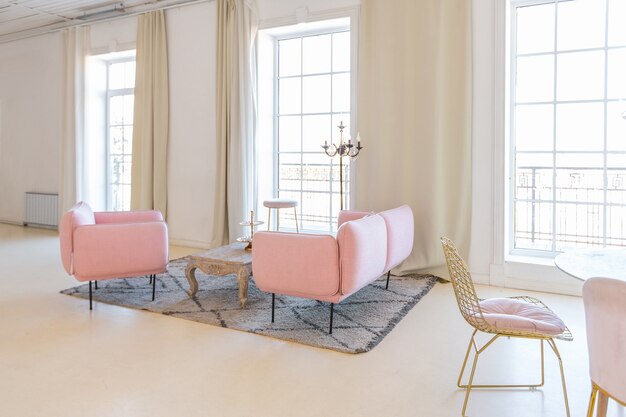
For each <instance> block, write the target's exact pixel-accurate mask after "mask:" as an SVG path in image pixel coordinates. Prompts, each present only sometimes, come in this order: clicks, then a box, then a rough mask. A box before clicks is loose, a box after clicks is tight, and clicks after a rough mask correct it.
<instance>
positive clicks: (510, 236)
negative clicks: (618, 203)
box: [496, 0, 625, 259]
mask: <svg viewBox="0 0 626 417" xmlns="http://www.w3.org/2000/svg"><path fill="white" fill-rule="evenodd" d="M541 4H555V28H554V30H555V35H554V42H555V48H554V51H551V52H547V53H543V52H542V53H529V54H524V55H523V56H541V55H548V54H552V55H554V57H555V60H554V68H553V71H554V76H553V79H554V86H553V88H554V95H553V100H551V101H546V102H542V103H531V104H529V105H533V104H552V105H554V106H555V107H554V112H553V115H552V117H553V129H554V130H555V131H556V118H557V111H556V105H558V104H563V103H566V104H568V103H574V104H575V103H589V102H596V103H602V104H603V106H604V149H603V150H601V151H570V152H568V151H557V148H556V143H553V148H552V150H551V151H545V152H544V151H542V152H541V153H551V154H552V158H553V160H552V171H553V180H552V181H553V183H552V199H551V200H550V201H549V202H550V203H551V204H552V223H553V225H552V239H551V240H552V248H551V250H549V251H548V250H545V251H544V250H534V249H526V248H519V249H518V248H515V201H516V198H515V187H516V155H517V151H516V150H515V106H516V104H518V103H516V96H515V78H514V76H515V74H516V63H517V51H516V46H517V42H516V35H517V28H516V10H515V9H516V8H518V7H525V6H533V5H541ZM558 5H559V2H558V1H554V0H510V2H509V25H510V29H509V34H510V39H508V40H507V43H508V48H509V68H510V70H508V71H507V73H508V74H510V75H508V77H509V78H510V82H509V83H508V84H509V85H508V88H509V90H508V97H507V99H506V102H508V105H507V110H506V113H507V114H506V116H505V117H506V118H507V120H508V126H506V130H507V136H508V141H507V142H508V146H509V147H508V149H506V153H507V157H505V158H508V164H507V165H508V170H507V171H506V172H508V175H509V178H508V184H507V187H506V188H507V189H506V191H505V193H506V194H505V195H506V197H505V198H506V200H507V204H506V206H508V208H507V209H506V210H507V211H508V222H507V229H508V230H507V231H506V235H507V236H506V237H505V240H506V243H507V245H508V251H507V253H508V255H511V256H513V257H515V256H522V257H534V258H544V259H545V258H547V259H551V258H554V257H555V256H556V255H558V254H559V253H560V252H559V251H557V250H556V247H555V245H556V236H557V225H556V219H557V202H558V203H560V204H563V203H572V204H580V205H589V204H595V205H599V206H601V209H602V213H603V215H602V219H603V220H602V225H601V228H602V233H601V236H600V239H602V242H603V246H605V245H606V241H607V211H608V210H607V208H608V207H609V206H613V205H615V204H611V203H609V202H607V188H606V180H607V155H609V154H615V153H617V154H624V153H625V152H624V151H609V150H607V146H606V142H607V134H608V131H607V106H608V104H609V103H611V102H616V101H618V99H609V98H608V96H607V94H608V90H607V89H608V86H607V83H608V51H610V50H612V49H624V47H623V46H619V47H611V46H608V45H607V43H606V40H607V39H608V30H609V26H608V2H607V12H606V13H607V14H606V19H607V22H606V23H607V24H606V25H605V43H604V45H603V46H601V47H595V48H581V49H573V50H567V51H558V50H557V48H556V43H557V42H558V32H557V30H558ZM583 51H585V52H586V51H604V53H605V56H604V96H603V97H602V98H600V99H594V100H568V101H559V100H558V99H557V95H556V94H557V91H556V89H557V82H556V81H557V70H558V59H557V57H558V56H559V55H562V54H569V53H576V52H583ZM552 139H553V141H556V134H555V133H553V135H552ZM527 152H528V153H531V152H532V151H527ZM567 153H572V154H583V153H588V154H594V155H602V156H603V160H604V164H603V168H602V170H603V171H604V181H605V186H604V199H603V201H602V202H601V203H585V202H577V201H561V200H558V199H557V196H556V194H557V184H556V182H557V178H556V172H557V167H556V158H557V154H567ZM598 169H600V168H598ZM546 202H548V201H547V200H546ZM533 221H534V219H533ZM496 241H497V240H496Z"/></svg>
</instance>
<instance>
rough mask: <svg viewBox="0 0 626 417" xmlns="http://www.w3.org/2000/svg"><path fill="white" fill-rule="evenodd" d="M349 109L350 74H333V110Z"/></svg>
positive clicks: (345, 110)
mask: <svg viewBox="0 0 626 417" xmlns="http://www.w3.org/2000/svg"><path fill="white" fill-rule="evenodd" d="M349 111H350V74H336V75H333V112H349Z"/></svg>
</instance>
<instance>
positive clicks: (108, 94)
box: [105, 56, 136, 210]
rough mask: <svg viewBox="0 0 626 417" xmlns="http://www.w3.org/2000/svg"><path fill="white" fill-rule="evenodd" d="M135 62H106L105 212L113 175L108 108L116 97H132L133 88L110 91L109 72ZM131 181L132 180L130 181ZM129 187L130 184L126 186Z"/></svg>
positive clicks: (131, 59) (110, 203) (110, 206)
mask: <svg viewBox="0 0 626 417" xmlns="http://www.w3.org/2000/svg"><path fill="white" fill-rule="evenodd" d="M134 61H136V57H135V56H131V57H124V58H115V59H110V60H107V61H106V80H107V82H106V115H105V126H106V206H107V210H113V197H112V188H113V185H114V184H113V182H112V179H113V174H112V172H111V170H112V166H111V156H112V154H111V124H110V118H109V116H110V107H111V98H113V97H116V96H125V95H130V94H132V95H134V94H135V89H134V88H118V89H111V88H110V84H109V81H110V78H109V71H110V68H111V65H114V64H121V63H126V62H134ZM131 181H132V180H131ZM128 185H129V186H130V185H131V184H128Z"/></svg>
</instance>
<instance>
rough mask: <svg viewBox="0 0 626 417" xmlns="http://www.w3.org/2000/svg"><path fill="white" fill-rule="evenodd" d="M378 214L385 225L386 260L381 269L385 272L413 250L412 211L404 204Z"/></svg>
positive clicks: (398, 263)
mask: <svg viewBox="0 0 626 417" xmlns="http://www.w3.org/2000/svg"><path fill="white" fill-rule="evenodd" d="M379 214H380V216H382V218H383V219H384V220H385V225H386V227H387V260H386V262H385V268H384V271H383V272H387V271H390V270H391V269H393V268H395V267H396V266H398V265H400V263H402V261H404V260H405V259H406V258H408V257H409V255H410V254H411V251H412V250H413V233H414V227H413V211H412V210H411V207H409V206H407V205H404V206H400V207H397V208H395V209H391V210H385V211H381V212H380V213H379Z"/></svg>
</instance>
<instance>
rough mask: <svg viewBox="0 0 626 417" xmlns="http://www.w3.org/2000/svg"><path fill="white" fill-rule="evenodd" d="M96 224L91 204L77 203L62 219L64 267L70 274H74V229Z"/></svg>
mask: <svg viewBox="0 0 626 417" xmlns="http://www.w3.org/2000/svg"><path fill="white" fill-rule="evenodd" d="M95 223H96V220H95V217H94V214H93V211H92V210H91V207H89V204H87V203H85V202H84V201H80V202H78V203H76V204H75V205H74V206H73V207H72V208H71V209H69V210H68V211H67V212H66V213H65V214H64V215H63V217H62V218H61V224H60V225H59V237H60V241H61V260H62V261H63V267H64V268H65V270H66V271H67V273H68V274H70V275H73V274H74V271H73V268H72V252H73V251H74V243H73V235H74V229H76V228H77V227H78V226H83V225H87V224H95Z"/></svg>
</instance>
